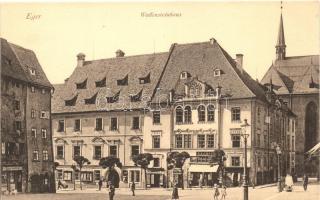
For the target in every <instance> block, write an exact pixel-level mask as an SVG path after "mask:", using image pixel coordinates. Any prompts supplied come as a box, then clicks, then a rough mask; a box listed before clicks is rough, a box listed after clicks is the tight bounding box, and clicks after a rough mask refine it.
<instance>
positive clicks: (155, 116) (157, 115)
mask: <svg viewBox="0 0 320 200" xmlns="http://www.w3.org/2000/svg"><path fill="white" fill-rule="evenodd" d="M152 120H153V124H160V111H153V113H152Z"/></svg>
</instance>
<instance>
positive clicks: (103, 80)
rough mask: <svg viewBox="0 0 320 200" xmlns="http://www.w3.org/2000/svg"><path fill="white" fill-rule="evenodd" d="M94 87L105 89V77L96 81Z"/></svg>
mask: <svg viewBox="0 0 320 200" xmlns="http://www.w3.org/2000/svg"><path fill="white" fill-rule="evenodd" d="M96 87H106V77H104V79H102V80H100V81H96Z"/></svg>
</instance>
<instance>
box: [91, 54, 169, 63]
mask: <svg viewBox="0 0 320 200" xmlns="http://www.w3.org/2000/svg"><path fill="white" fill-rule="evenodd" d="M166 53H168V52H157V53H148V54H138V55H130V56H123V57H110V58H102V59H97V60H86V61H85V62H98V61H105V60H116V59H126V58H133V57H139V56H152V55H161V54H166Z"/></svg>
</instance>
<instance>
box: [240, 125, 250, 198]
mask: <svg viewBox="0 0 320 200" xmlns="http://www.w3.org/2000/svg"><path fill="white" fill-rule="evenodd" d="M249 126H250V125H249V124H248V122H247V119H244V123H243V124H242V125H241V128H242V131H241V137H243V139H244V169H243V200H248V199H249V198H248V178H247V139H248V137H249V134H248V133H247V128H248V127H249Z"/></svg>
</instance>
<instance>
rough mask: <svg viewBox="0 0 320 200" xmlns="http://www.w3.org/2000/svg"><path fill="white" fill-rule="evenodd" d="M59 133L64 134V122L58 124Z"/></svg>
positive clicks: (60, 121)
mask: <svg viewBox="0 0 320 200" xmlns="http://www.w3.org/2000/svg"><path fill="white" fill-rule="evenodd" d="M58 132H64V120H63V119H62V120H59V122H58Z"/></svg>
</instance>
